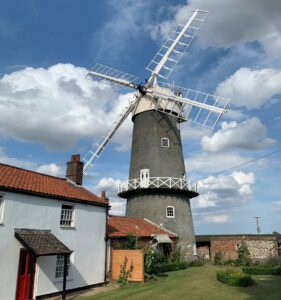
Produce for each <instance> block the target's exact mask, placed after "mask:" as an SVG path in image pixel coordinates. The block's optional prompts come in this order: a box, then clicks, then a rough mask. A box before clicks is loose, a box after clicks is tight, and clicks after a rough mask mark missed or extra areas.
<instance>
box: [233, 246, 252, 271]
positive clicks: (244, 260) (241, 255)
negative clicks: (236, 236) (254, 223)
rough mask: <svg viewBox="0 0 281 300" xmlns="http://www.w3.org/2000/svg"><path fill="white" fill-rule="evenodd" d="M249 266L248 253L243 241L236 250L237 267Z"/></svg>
mask: <svg viewBox="0 0 281 300" xmlns="http://www.w3.org/2000/svg"><path fill="white" fill-rule="evenodd" d="M250 264H251V259H250V252H249V250H248V247H247V245H246V243H245V242H244V241H243V242H242V244H241V245H240V246H239V248H238V258H237V260H236V265H237V266H249V265H250Z"/></svg>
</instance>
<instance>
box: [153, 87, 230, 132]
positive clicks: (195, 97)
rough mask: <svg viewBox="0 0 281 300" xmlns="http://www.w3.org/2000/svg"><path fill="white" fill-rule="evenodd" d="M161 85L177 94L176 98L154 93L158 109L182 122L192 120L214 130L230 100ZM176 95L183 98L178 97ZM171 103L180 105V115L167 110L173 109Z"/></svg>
mask: <svg viewBox="0 0 281 300" xmlns="http://www.w3.org/2000/svg"><path fill="white" fill-rule="evenodd" d="M160 85H161V86H162V87H169V89H171V90H172V91H173V92H174V93H175V96H171V95H167V94H166V93H163V92H158V91H157V90H155V91H153V92H152V94H153V96H154V99H155V101H157V104H156V109H157V110H160V111H163V112H165V113H169V114H171V115H174V116H176V117H178V118H179V119H181V120H190V121H191V122H193V123H196V124H199V125H201V126H204V127H208V128H212V129H213V128H214V127H215V125H216V124H217V122H218V121H219V119H220V117H221V115H222V114H223V113H225V112H226V108H227V105H228V103H229V99H226V98H223V97H220V96H215V95H211V94H206V93H203V92H200V91H195V90H191V89H187V88H182V87H178V86H175V85H170V84H168V83H162V82H161V83H160ZM176 94H178V95H181V96H176ZM163 99H164V100H165V101H163ZM171 103H173V106H174V105H176V104H177V105H180V107H181V109H180V113H179V114H177V115H175V114H174V112H173V111H167V110H166V107H171Z"/></svg>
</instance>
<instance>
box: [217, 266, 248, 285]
mask: <svg viewBox="0 0 281 300" xmlns="http://www.w3.org/2000/svg"><path fill="white" fill-rule="evenodd" d="M217 279H218V280H219V281H220V282H223V283H226V284H229V285H233V286H248V285H250V284H252V283H253V279H252V277H251V276H250V275H245V274H243V272H242V271H241V270H239V269H228V270H219V271H217Z"/></svg>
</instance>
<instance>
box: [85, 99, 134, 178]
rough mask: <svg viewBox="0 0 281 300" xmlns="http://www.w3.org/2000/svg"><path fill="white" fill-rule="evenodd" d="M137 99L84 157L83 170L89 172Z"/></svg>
mask: <svg viewBox="0 0 281 300" xmlns="http://www.w3.org/2000/svg"><path fill="white" fill-rule="evenodd" d="M136 101H137V99H135V100H134V101H132V102H131V103H130V105H129V106H128V107H126V108H125V109H124V111H123V112H122V113H121V114H120V115H119V116H118V118H117V119H116V120H115V122H114V123H113V124H112V127H111V128H110V130H109V131H108V133H107V134H106V136H105V137H103V138H102V140H101V141H100V143H97V145H96V148H95V149H91V150H90V151H89V152H88V153H87V155H86V156H85V157H84V158H83V161H84V162H85V165H84V169H83V172H84V173H85V174H87V170H88V169H89V168H90V167H91V166H92V165H93V163H94V162H95V161H96V160H97V159H98V158H99V156H100V155H101V153H102V152H103V150H104V148H105V147H106V145H107V144H108V143H109V142H110V140H111V139H112V137H113V135H114V134H115V132H116V131H117V129H118V128H119V127H120V126H121V125H122V124H123V122H124V121H125V120H126V118H127V117H128V115H129V114H130V112H131V111H132V110H133V108H134V106H135V104H136Z"/></svg>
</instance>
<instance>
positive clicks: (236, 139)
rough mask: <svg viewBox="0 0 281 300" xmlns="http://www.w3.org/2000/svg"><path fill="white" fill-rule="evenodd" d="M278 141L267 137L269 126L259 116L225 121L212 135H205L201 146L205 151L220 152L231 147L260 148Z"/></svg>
mask: <svg viewBox="0 0 281 300" xmlns="http://www.w3.org/2000/svg"><path fill="white" fill-rule="evenodd" d="M275 143H276V141H275V140H274V139H271V138H269V137H267V128H266V127H265V126H264V125H263V124H262V122H261V121H260V120H259V119H258V118H255V117H253V118H251V119H247V120H246V121H243V122H241V123H237V122H235V121H233V122H229V123H227V122H223V123H222V124H221V129H220V130H219V131H217V132H216V133H214V134H213V135H212V136H211V137H208V136H204V137H203V138H202V140H201V146H202V148H203V150H204V151H208V152H220V151H224V150H229V149H235V148H236V149H243V150H259V149H264V148H267V147H270V146H272V145H274V144H275Z"/></svg>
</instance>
